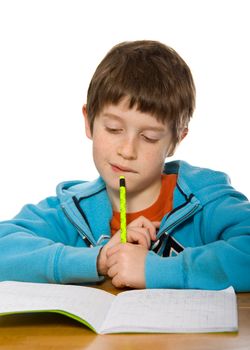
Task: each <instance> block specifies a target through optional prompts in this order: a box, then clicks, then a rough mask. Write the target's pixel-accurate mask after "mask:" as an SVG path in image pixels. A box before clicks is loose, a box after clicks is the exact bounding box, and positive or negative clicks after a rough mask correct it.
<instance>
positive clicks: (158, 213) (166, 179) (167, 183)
mask: <svg viewBox="0 0 250 350" xmlns="http://www.w3.org/2000/svg"><path fill="white" fill-rule="evenodd" d="M161 181H162V184H161V192H160V194H159V197H158V198H157V200H156V202H155V203H153V204H152V205H151V206H150V207H148V208H146V209H144V210H141V211H137V212H134V213H127V225H128V224H129V223H130V222H131V221H133V220H135V219H136V218H138V217H139V216H145V217H146V218H147V219H149V220H150V221H161V220H162V218H163V216H164V215H165V214H166V213H169V212H170V211H171V210H172V206H173V193H174V188H175V186H176V181H177V175H176V174H169V175H165V174H164V175H162V176H161ZM110 228H111V234H112V235H114V234H115V233H116V232H117V231H118V230H119V229H120V212H117V211H113V217H112V220H111V222H110Z"/></svg>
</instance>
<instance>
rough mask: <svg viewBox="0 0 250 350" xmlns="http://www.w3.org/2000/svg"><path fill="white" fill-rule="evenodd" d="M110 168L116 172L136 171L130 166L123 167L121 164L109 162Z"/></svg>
mask: <svg viewBox="0 0 250 350" xmlns="http://www.w3.org/2000/svg"><path fill="white" fill-rule="evenodd" d="M110 165H111V168H112V170H113V171H114V172H116V173H118V172H120V173H121V172H123V173H136V171H134V170H133V169H131V168H127V167H123V166H121V165H118V164H110Z"/></svg>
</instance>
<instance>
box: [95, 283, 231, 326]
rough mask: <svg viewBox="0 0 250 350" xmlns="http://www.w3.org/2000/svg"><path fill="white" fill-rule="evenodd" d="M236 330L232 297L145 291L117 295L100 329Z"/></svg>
mask: <svg viewBox="0 0 250 350" xmlns="http://www.w3.org/2000/svg"><path fill="white" fill-rule="evenodd" d="M236 329H237V305H236V295H235V293H234V291H233V289H230V290H223V291H204V290H173V289H172V290H171V289H151V290H150V289H148V290H139V291H129V292H124V293H121V294H119V295H118V296H117V297H116V299H115V300H114V302H113V304H112V307H111V308H110V310H109V313H108V315H107V318H106V320H105V322H104V324H103V327H102V333H106V332H107V333H108V332H126V331H130V332H131V331H133V332H177V333H178V332H214V331H235V330H236Z"/></svg>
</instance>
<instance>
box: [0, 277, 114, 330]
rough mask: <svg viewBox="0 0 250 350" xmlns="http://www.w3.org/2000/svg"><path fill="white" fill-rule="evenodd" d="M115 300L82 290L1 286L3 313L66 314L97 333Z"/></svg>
mask: <svg viewBox="0 0 250 350" xmlns="http://www.w3.org/2000/svg"><path fill="white" fill-rule="evenodd" d="M114 298H115V297H114V296H113V295H112V294H110V293H107V292H105V291H102V290H99V289H95V288H90V287H82V286H74V285H59V284H45V283H25V282H0V313H6V312H14V311H15V312H19V311H27V310H28V311H32V310H36V311H38V310H63V311H66V312H69V313H72V314H74V315H76V316H78V317H80V318H82V319H83V320H86V321H87V322H88V323H89V324H90V325H92V326H93V327H94V328H95V329H96V330H97V331H98V330H99V328H100V326H101V324H102V322H103V320H104V318H105V316H106V313H107V311H108V309H109V307H110V304H111V303H112V300H113V299H114Z"/></svg>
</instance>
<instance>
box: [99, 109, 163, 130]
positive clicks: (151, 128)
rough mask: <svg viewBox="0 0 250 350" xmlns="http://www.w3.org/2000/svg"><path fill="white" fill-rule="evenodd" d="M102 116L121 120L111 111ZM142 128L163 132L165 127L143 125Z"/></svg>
mask: <svg viewBox="0 0 250 350" xmlns="http://www.w3.org/2000/svg"><path fill="white" fill-rule="evenodd" d="M103 117H108V118H111V119H119V120H122V118H121V117H119V116H118V115H116V114H113V113H104V114H103ZM144 129H146V130H153V131H161V132H165V131H166V130H165V128H164V127H163V126H162V127H161V126H148V125H147V126H145V127H144Z"/></svg>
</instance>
